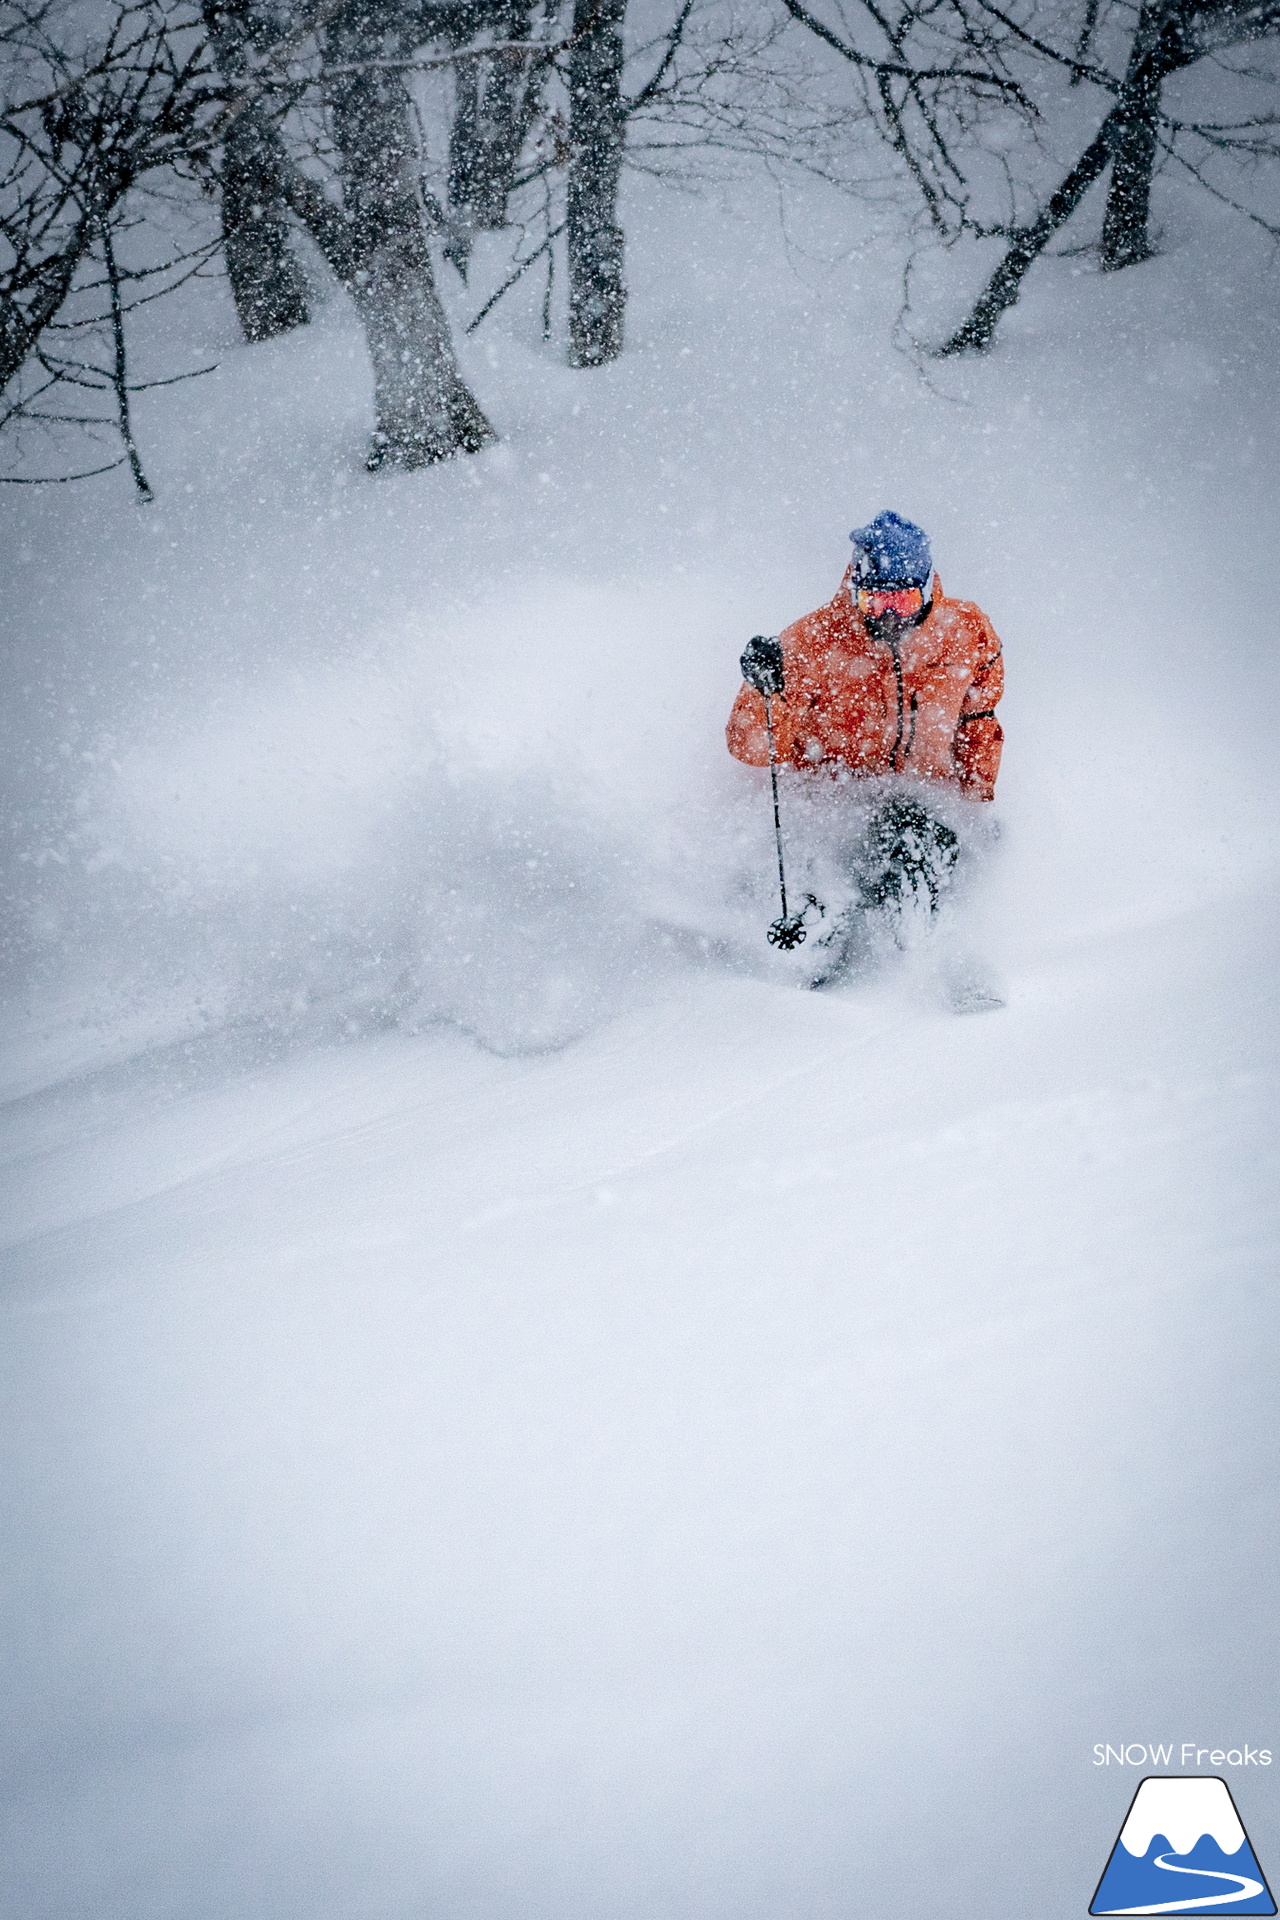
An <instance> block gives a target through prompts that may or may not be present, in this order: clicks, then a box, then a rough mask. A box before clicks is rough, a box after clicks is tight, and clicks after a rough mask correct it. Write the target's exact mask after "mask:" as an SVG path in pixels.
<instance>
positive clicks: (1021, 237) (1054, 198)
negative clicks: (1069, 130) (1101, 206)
mask: <svg viewBox="0 0 1280 1920" xmlns="http://www.w3.org/2000/svg"><path fill="white" fill-rule="evenodd" d="M1118 116H1119V108H1118V107H1113V108H1112V110H1111V112H1110V113H1109V114H1108V115H1107V117H1106V119H1105V120H1104V121H1103V123H1102V125H1101V126H1100V127H1099V129H1098V131H1097V133H1096V134H1095V135H1094V137H1093V139H1092V140H1091V141H1090V142H1089V144H1088V146H1087V147H1086V148H1085V150H1084V152H1083V153H1082V154H1081V156H1080V158H1079V159H1078V160H1077V161H1076V164H1075V165H1074V167H1072V169H1071V171H1070V173H1069V174H1068V175H1067V177H1066V179H1065V180H1064V181H1063V182H1062V184H1061V185H1060V186H1059V188H1058V189H1057V191H1056V193H1054V194H1052V195H1051V196H1050V198H1049V200H1048V201H1047V202H1046V204H1045V206H1044V209H1043V211H1042V212H1041V213H1040V216H1039V218H1038V219H1036V220H1033V221H1032V223H1031V225H1030V226H1028V227H1023V228H1022V229H1021V230H1020V231H1019V232H1018V233H1016V234H1015V236H1014V239H1013V243H1012V245H1011V246H1010V248H1009V251H1008V252H1007V253H1006V254H1005V257H1004V259H1003V260H1002V261H1001V262H1000V265H999V266H998V267H997V268H996V270H995V272H994V273H993V274H992V276H991V278H990V280H988V282H987V284H986V286H985V287H984V288H983V290H982V292H981V294H980V295H979V296H978V300H977V303H976V305H975V306H974V309H973V312H972V313H971V314H970V315H969V318H968V319H967V320H966V321H965V323H964V325H963V326H962V327H960V328H959V329H958V330H957V331H956V332H955V333H953V334H952V336H951V338H950V339H949V340H947V341H945V342H944V344H943V345H942V346H940V347H939V348H938V349H937V353H938V358H939V359H945V358H946V357H947V356H948V355H951V354H958V353H982V352H984V351H985V350H986V348H987V347H989V346H990V345H991V340H992V336H993V334H994V333H995V330H996V327H997V326H998V324H999V321H1000V317H1001V315H1002V314H1003V313H1005V312H1006V311H1007V309H1008V308H1009V307H1011V306H1012V305H1013V304H1014V301H1015V300H1016V299H1017V298H1018V295H1019V293H1020V292H1021V290H1022V282H1023V279H1024V277H1025V275H1026V273H1027V270H1028V268H1029V267H1031V266H1032V265H1033V264H1034V262H1035V261H1036V260H1038V259H1039V257H1040V255H1041V254H1042V253H1043V251H1044V249H1045V247H1046V246H1047V245H1048V244H1049V241H1050V240H1051V239H1052V238H1053V236H1054V234H1055V233H1056V232H1057V231H1058V228H1059V227H1061V226H1063V225H1065V223H1066V222H1067V221H1068V220H1069V219H1070V218H1071V215H1072V214H1073V213H1074V212H1075V210H1076V208H1077V207H1078V206H1079V204H1080V202H1081V200H1082V199H1083V198H1084V196H1085V194H1086V193H1087V192H1088V190H1089V188H1090V187H1091V186H1092V185H1093V183H1094V181H1095V180H1096V179H1097V178H1098V176H1099V175H1100V174H1101V172H1102V170H1103V168H1104V167H1105V166H1106V164H1107V161H1108V160H1109V159H1110V157H1111V140H1112V135H1113V130H1114V127H1115V123H1116V121H1117V119H1118Z"/></svg>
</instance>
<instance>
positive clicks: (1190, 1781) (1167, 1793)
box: [1089, 1774, 1276, 1914]
mask: <svg viewBox="0 0 1280 1920" xmlns="http://www.w3.org/2000/svg"><path fill="white" fill-rule="evenodd" d="M1275 1910H1276V1903H1275V1901H1274V1900H1273V1899H1272V1898H1271V1890H1270V1888H1269V1887H1268V1886H1267V1882H1266V1877H1265V1875H1264V1874H1263V1871H1262V1868H1261V1867H1260V1866H1259V1865H1258V1856H1257V1855H1256V1854H1255V1852H1254V1851H1253V1848H1252V1846H1251V1845H1250V1842H1249V1836H1248V1834H1247V1833H1246V1832H1245V1830H1244V1827H1243V1826H1242V1825H1241V1821H1240V1815H1239V1814H1238V1813H1237V1812H1236V1803H1235V1801H1234V1800H1233V1799H1232V1798H1231V1791H1230V1788H1229V1787H1228V1786H1227V1783H1226V1781H1225V1780H1223V1779H1222V1778H1221V1776H1220V1775H1218V1774H1199V1775H1196V1774H1191V1775H1187V1774H1182V1775H1181V1776H1174V1777H1171V1778H1170V1777H1157V1776H1151V1777H1149V1778H1148V1779H1146V1780H1143V1781H1142V1782H1141V1783H1140V1784H1139V1787H1138V1791H1137V1792H1136V1793H1135V1794H1134V1796H1133V1804H1132V1805H1131V1806H1130V1808H1129V1811H1128V1813H1127V1814H1126V1815H1125V1821H1124V1825H1123V1826H1122V1827H1121V1829H1120V1832H1119V1835H1118V1837H1117V1839H1116V1843H1115V1845H1114V1847H1112V1849H1111V1858H1110V1859H1109V1860H1108V1861H1107V1864H1106V1868H1105V1870H1104V1872H1103V1875H1102V1878H1101V1880H1099V1882H1098V1890H1097V1892H1096V1893H1095V1894H1094V1896H1093V1899H1092V1900H1091V1901H1090V1903H1089V1911H1090V1913H1096V1914H1101V1913H1168V1914H1179V1913H1186V1914H1210V1913H1219V1912H1220V1913H1274V1912H1275Z"/></svg>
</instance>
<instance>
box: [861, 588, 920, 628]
mask: <svg viewBox="0 0 1280 1920" xmlns="http://www.w3.org/2000/svg"><path fill="white" fill-rule="evenodd" d="M853 597H854V604H855V606H856V607H857V609H858V612H859V613H860V614H861V615H862V618H863V621H864V623H865V625H866V628H867V631H868V632H869V633H871V634H873V635H874V636H875V638H876V639H877V640H896V639H897V638H898V636H899V635H900V634H902V633H905V632H906V630H907V628H908V627H912V626H914V625H915V624H916V622H917V621H918V620H919V618H920V615H921V613H922V611H923V609H924V589H923V587H915V586H909V585H902V584H895V583H889V584H888V585H880V586H874V587H855V588H854V592H853Z"/></svg>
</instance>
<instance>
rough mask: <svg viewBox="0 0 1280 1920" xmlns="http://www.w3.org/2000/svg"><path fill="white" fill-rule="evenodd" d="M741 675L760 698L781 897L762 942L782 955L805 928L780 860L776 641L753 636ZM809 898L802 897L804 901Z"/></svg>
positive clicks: (779, 669) (799, 939)
mask: <svg viewBox="0 0 1280 1920" xmlns="http://www.w3.org/2000/svg"><path fill="white" fill-rule="evenodd" d="M742 675H743V678H744V679H745V680H746V682H747V684H748V685H749V686H753V687H754V688H755V689H756V691H757V692H758V693H761V694H763V696H764V725H765V732H766V733H767V735H768V737H769V782H770V785H771V786H772V788H773V837H774V842H775V844H776V846H777V849H778V892H779V893H780V895H781V896H782V918H781V919H780V920H775V921H774V922H773V924H772V925H771V926H770V927H769V929H768V931H767V933H766V934H765V938H766V939H767V940H768V942H769V945H770V946H771V947H781V948H782V950H783V952H784V953H788V952H790V950H791V948H792V947H799V946H802V945H803V944H804V940H805V937H806V934H807V932H808V929H807V927H806V926H805V924H804V914H803V913H788V911H787V869H786V864H785V862H784V860H783V857H782V811H781V808H780V807H779V804H778V751H777V747H776V745H775V742H774V737H773V701H772V696H773V695H774V694H775V693H781V692H782V691H783V688H784V685H785V682H784V680H783V675H782V648H781V646H780V645H779V643H778V642H777V641H776V640H770V639H769V638H768V637H767V636H766V635H764V634H759V633H758V634H757V635H756V637H755V639H754V640H753V641H752V642H751V644H750V645H749V646H748V648H747V650H746V652H745V653H744V654H743V656H742ZM809 898H812V896H811V895H810V896H806V899H809Z"/></svg>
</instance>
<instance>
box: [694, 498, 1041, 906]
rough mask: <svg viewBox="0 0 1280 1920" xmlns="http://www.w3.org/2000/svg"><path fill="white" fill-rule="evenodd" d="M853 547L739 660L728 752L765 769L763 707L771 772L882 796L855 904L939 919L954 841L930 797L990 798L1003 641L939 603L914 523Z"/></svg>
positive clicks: (858, 531) (962, 609)
mask: <svg viewBox="0 0 1280 1920" xmlns="http://www.w3.org/2000/svg"><path fill="white" fill-rule="evenodd" d="M849 537H850V539H851V540H852V542H853V558H852V559H851V561H850V562H849V565H848V567H847V569H846V571H845V576H844V579H843V580H842V581H841V583H840V588H839V591H838V592H837V594H836V596H835V598H834V599H833V600H830V601H828V602H827V605H826V606H825V607H819V608H818V610H817V612H816V613H810V614H806V615H805V617H804V618H803V619H802V620H797V621H796V622H795V623H794V625H792V626H790V627H788V628H786V630H785V631H784V633H783V634H782V635H781V638H780V639H779V640H767V639H763V638H760V639H756V640H753V641H752V642H751V644H750V646H749V647H748V648H747V650H746V652H745V653H744V654H743V656H742V672H743V680H744V684H743V686H742V689H741V691H740V692H739V694H738V697H737V699H736V701H735V702H734V706H733V712H732V714H731V715H730V717H729V725H728V727H727V729H726V736H727V739H728V743H729V751H730V753H732V754H733V755H734V756H735V758H736V759H739V760H743V761H745V762H746V763H747V765H748V766H753V767H763V766H768V764H769V734H768V729H767V725H766V707H765V695H766V694H768V695H771V696H772V699H771V701H770V714H769V717H770V718H771V720H772V728H773V745H774V751H775V753H776V757H777V760H778V762H779V763H780V764H782V765H788V764H789V765H791V766H793V767H798V768H800V769H802V770H805V771H810V772H816V771H819V770H822V769H826V770H827V771H828V772H838V771H840V770H841V769H845V770H847V772H848V773H849V774H852V775H854V776H855V777H856V778H858V779H859V780H871V781H875V782H876V783H877V788H878V789H880V790H879V791H878V792H877V795H876V804H875V805H874V806H873V810H872V815H871V820H870V824H869V827H868V829H867V832H866V835H865V841H864V845H863V847H862V849H861V851H860V855H859V858H858V861H857V869H858V871H857V880H858V885H859V891H860V896H861V899H860V904H861V905H864V906H874V907H883V906H886V905H891V904H896V903H903V902H905V901H906V900H907V899H908V898H909V897H918V896H921V895H923V896H924V897H926V898H927V900H928V903H929V907H930V909H931V910H933V911H936V909H937V905H938V900H939V896H940V894H941V893H942V890H943V889H944V887H945V886H946V885H947V883H948V881H949V880H950V878H951V873H952V869H953V867H954V866H955V862H956V859H957V857H958V855H959V851H960V843H959V839H958V837H957V835H956V833H955V831H954V829H953V828H952V827H950V826H948V825H947V823H946V821H945V820H943V819H940V818H939V817H938V815H937V813H935V812H934V810H933V808H932V807H931V806H930V805H929V804H928V798H929V789H930V788H931V787H932V788H936V789H945V790H948V791H949V792H951V793H952V794H957V795H960V796H962V797H963V798H964V799H967V800H975V801H989V800H991V799H992V798H993V796H994V793H995V783H996V773H997V771H998V769H999V766H1000V748H1001V742H1002V740H1003V738H1004V734H1003V731H1002V729H1001V726H1000V722H999V721H998V720H997V719H996V715H995V708H996V703H997V701H998V700H999V698H1000V695H1001V693H1002V692H1003V691H1004V662H1003V659H1002V657H1001V651H1000V642H999V640H998V639H997V638H996V635H995V632H994V629H993V628H992V626H991V623H990V621H989V620H988V619H987V617H986V615H985V614H984V613H982V612H981V611H980V610H979V609H978V608H977V607H975V606H973V605H972V604H971V603H970V602H968V601H964V600H948V599H947V598H946V597H945V595H944V594H943V591H942V583H941V581H940V580H939V578H938V576H937V574H936V573H934V571H933V559H932V554H931V551H930V547H929V540H928V537H927V535H926V534H925V533H924V531H923V530H922V529H921V528H920V527H917V526H915V525H914V524H913V523H912V522H911V521H910V520H904V519H902V518H900V516H899V515H898V514H896V513H887V512H886V513H879V514H877V515H876V517H875V519H874V520H873V521H872V522H871V524H870V525H869V526H866V527H857V528H855V530H854V531H853V533H852V534H850V536H849ZM895 775H898V776H901V780H902V782H905V783H910V784H909V785H906V786H903V785H901V784H899V782H898V781H895V780H893V776H895ZM885 779H888V780H889V782H890V787H889V791H887V792H885V791H883V784H882V783H883V782H884V781H885ZM844 930H845V931H847V929H844ZM832 931H833V932H834V929H833V930H832ZM800 937H801V938H803V935H801V936H800ZM829 937H830V936H829Z"/></svg>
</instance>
